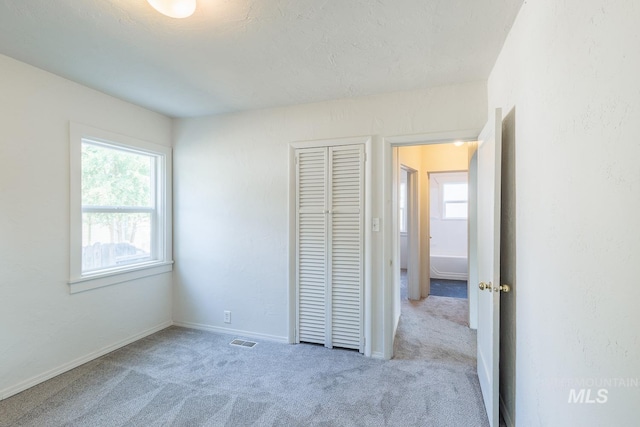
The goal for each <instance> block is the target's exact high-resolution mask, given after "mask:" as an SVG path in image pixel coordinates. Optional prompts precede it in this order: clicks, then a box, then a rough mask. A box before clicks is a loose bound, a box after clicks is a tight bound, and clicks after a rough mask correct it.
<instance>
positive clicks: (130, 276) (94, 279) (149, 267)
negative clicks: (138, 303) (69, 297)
mask: <svg viewBox="0 0 640 427" xmlns="http://www.w3.org/2000/svg"><path fill="white" fill-rule="evenodd" d="M172 270H173V261H162V262H153V263H148V264H144V265H138V266H135V267H131V268H127V269H126V270H117V271H108V272H104V273H96V274H91V275H86V276H83V277H80V278H79V279H72V280H69V293H70V294H77V293H78V292H84V291H89V290H91V289H97V288H102V287H104V286H111V285H115V284H118V283H123V282H128V281H130V280H136V279H141V278H143V277H149V276H155V275H156V274H162V273H168V272H170V271H172Z"/></svg>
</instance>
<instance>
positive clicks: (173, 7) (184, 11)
mask: <svg viewBox="0 0 640 427" xmlns="http://www.w3.org/2000/svg"><path fill="white" fill-rule="evenodd" d="M147 1H148V2H149V4H150V5H151V6H153V8H154V9H155V10H157V11H158V12H160V13H162V14H163V15H167V16H169V17H171V18H188V17H189V16H191V15H193V12H195V11H196V0H147Z"/></svg>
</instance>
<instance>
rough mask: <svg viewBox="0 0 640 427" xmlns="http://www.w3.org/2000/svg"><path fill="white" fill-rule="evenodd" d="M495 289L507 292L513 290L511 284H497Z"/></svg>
mask: <svg viewBox="0 0 640 427" xmlns="http://www.w3.org/2000/svg"><path fill="white" fill-rule="evenodd" d="M493 290H494V291H496V292H500V291H502V292H504V293H505V294H506V293H507V292H509V291H510V290H511V286H509V285H500V286H496V287H495V288H493Z"/></svg>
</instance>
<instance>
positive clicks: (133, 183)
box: [82, 141, 155, 207]
mask: <svg viewBox="0 0 640 427" xmlns="http://www.w3.org/2000/svg"><path fill="white" fill-rule="evenodd" d="M154 166H155V157H153V156H149V155H145V154H139V153H132V152H128V151H123V150H118V149H114V148H107V147H102V146H99V145H94V144H91V143H88V142H84V141H83V143H82V204H83V205H84V206H144V207H152V206H153V190H152V173H153V171H154Z"/></svg>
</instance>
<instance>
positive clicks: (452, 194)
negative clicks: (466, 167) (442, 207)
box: [442, 183, 468, 202]
mask: <svg viewBox="0 0 640 427" xmlns="http://www.w3.org/2000/svg"><path fill="white" fill-rule="evenodd" d="M442 193H443V194H442V200H444V201H445V202H446V201H449V200H453V201H466V200H467V197H468V196H467V184H466V183H456V184H444V185H443V186H442Z"/></svg>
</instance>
